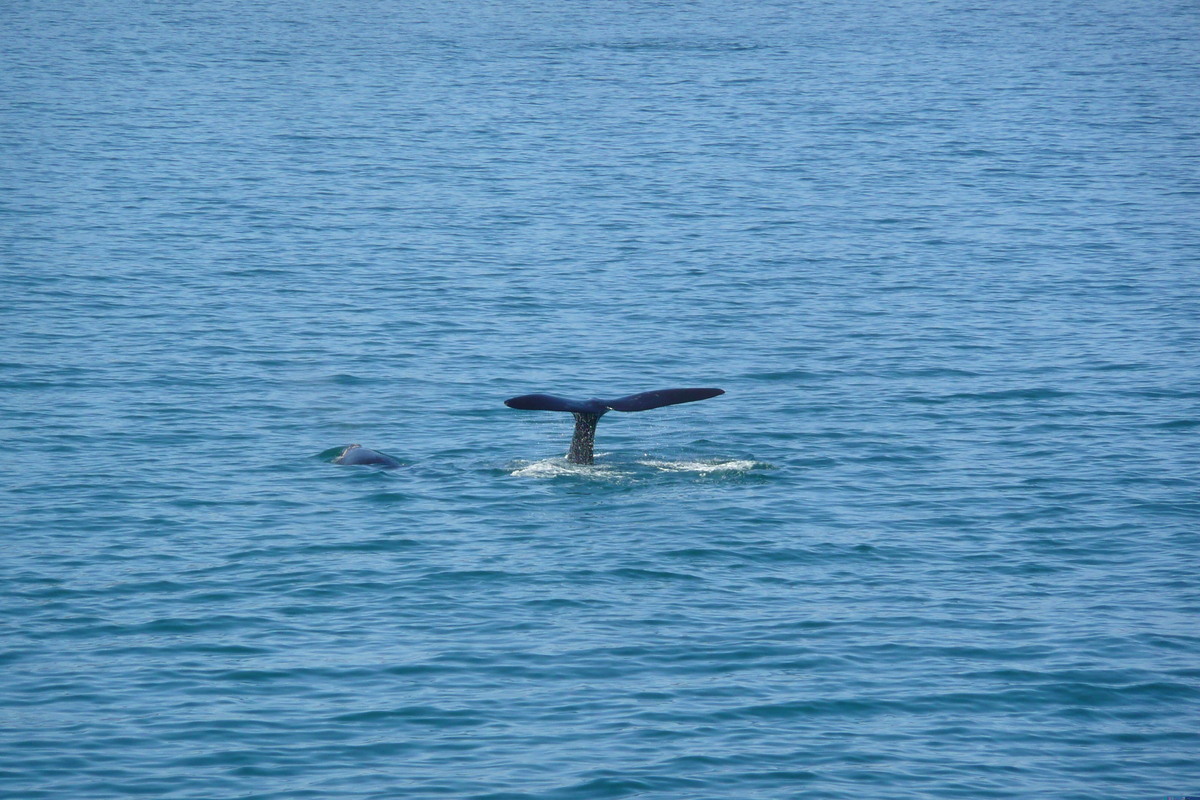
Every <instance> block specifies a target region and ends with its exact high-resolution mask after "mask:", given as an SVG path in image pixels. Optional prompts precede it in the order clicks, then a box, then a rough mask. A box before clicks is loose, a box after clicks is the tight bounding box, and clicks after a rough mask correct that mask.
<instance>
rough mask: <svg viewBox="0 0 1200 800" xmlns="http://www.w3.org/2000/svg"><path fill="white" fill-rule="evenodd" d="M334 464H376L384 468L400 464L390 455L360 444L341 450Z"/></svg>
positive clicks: (392, 467)
mask: <svg viewBox="0 0 1200 800" xmlns="http://www.w3.org/2000/svg"><path fill="white" fill-rule="evenodd" d="M333 463H335V464H348V465H351V466H376V467H384V468H386V469H395V468H396V467H398V466H400V462H399V461H397V460H396V459H394V458H392V457H391V456H385V455H384V454H383V453H378V452H376V451H374V450H371V449H370V448H367V447H363V446H362V445H361V444H352V445H350V446H349V447H347V448H346V449H345V450H343V451H342V454H341V455H340V456H338V457H337V458H335V459H334V460H333Z"/></svg>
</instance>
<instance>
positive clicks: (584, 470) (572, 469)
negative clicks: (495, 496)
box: [509, 457, 623, 478]
mask: <svg viewBox="0 0 1200 800" xmlns="http://www.w3.org/2000/svg"><path fill="white" fill-rule="evenodd" d="M509 474H511V475H513V476H515V477H518V478H557V477H561V476H563V475H581V476H585V477H598V478H615V477H618V476H620V475H622V474H623V473H621V472H619V471H617V470H615V469H613V468H611V467H605V466H596V465H595V464H572V463H571V462H570V461H567V460H566V459H565V458H561V457H560V458H546V459H543V460H541V461H531V462H529V463H528V464H524V465H523V466H519V467H517V468H516V469H514V470H513V471H512V472H511V473H509Z"/></svg>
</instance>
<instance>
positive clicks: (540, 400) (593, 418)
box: [504, 389, 725, 464]
mask: <svg viewBox="0 0 1200 800" xmlns="http://www.w3.org/2000/svg"><path fill="white" fill-rule="evenodd" d="M719 394H725V390H724V389H659V390H657V391H653V392H641V393H639V394H631V395H626V396H625V397H618V398H617V399H616V400H600V399H598V398H592V399H591V400H571V399H570V398H567V397H559V396H557V395H553V394H523V395H521V396H519V397H510V398H509V399H507V400H505V401H504V405H506V406H508V407H509V408H517V409H521V410H523V411H567V412H570V413H571V414H574V415H575V434H574V436H572V437H571V449H570V451H568V453H567V461H570V462H571V463H572V464H591V463H592V460H593V458H592V449H593V447H594V444H595V441H596V422H597V421H599V419H600V417H602V416H604V415H605V414H607V413H608V412H609V411H649V410H650V409H652V408H662V407H663V406H673V405H678V404H679V403H693V402H695V401H697V400H707V399H708V398H710V397H716V396H717V395H719Z"/></svg>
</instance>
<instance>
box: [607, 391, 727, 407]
mask: <svg viewBox="0 0 1200 800" xmlns="http://www.w3.org/2000/svg"><path fill="white" fill-rule="evenodd" d="M719 394H725V390H724V389H659V390H658V391H656V392H642V393H641V394H631V395H629V396H627V397H618V398H617V399H616V400H609V401H607V402H608V407H609V408H611V409H612V410H613V411H649V410H650V409H652V408H662V407H663V406H675V405H679V404H680V403H694V402H696V401H697V400H707V399H708V398H710V397H716V396H717V395H719Z"/></svg>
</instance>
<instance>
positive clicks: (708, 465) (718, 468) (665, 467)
mask: <svg viewBox="0 0 1200 800" xmlns="http://www.w3.org/2000/svg"><path fill="white" fill-rule="evenodd" d="M638 463H639V464H641V465H643V466H646V467H654V468H655V469H658V470H661V471H663V472H698V473H700V474H701V475H707V474H708V473H710V472H749V471H750V470H752V469H761V468H763V467H764V466H765V465H764V464H760V463H759V462H757V461H750V460H749V459H745V458H738V459H731V460H729V461H639V462H638Z"/></svg>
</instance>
